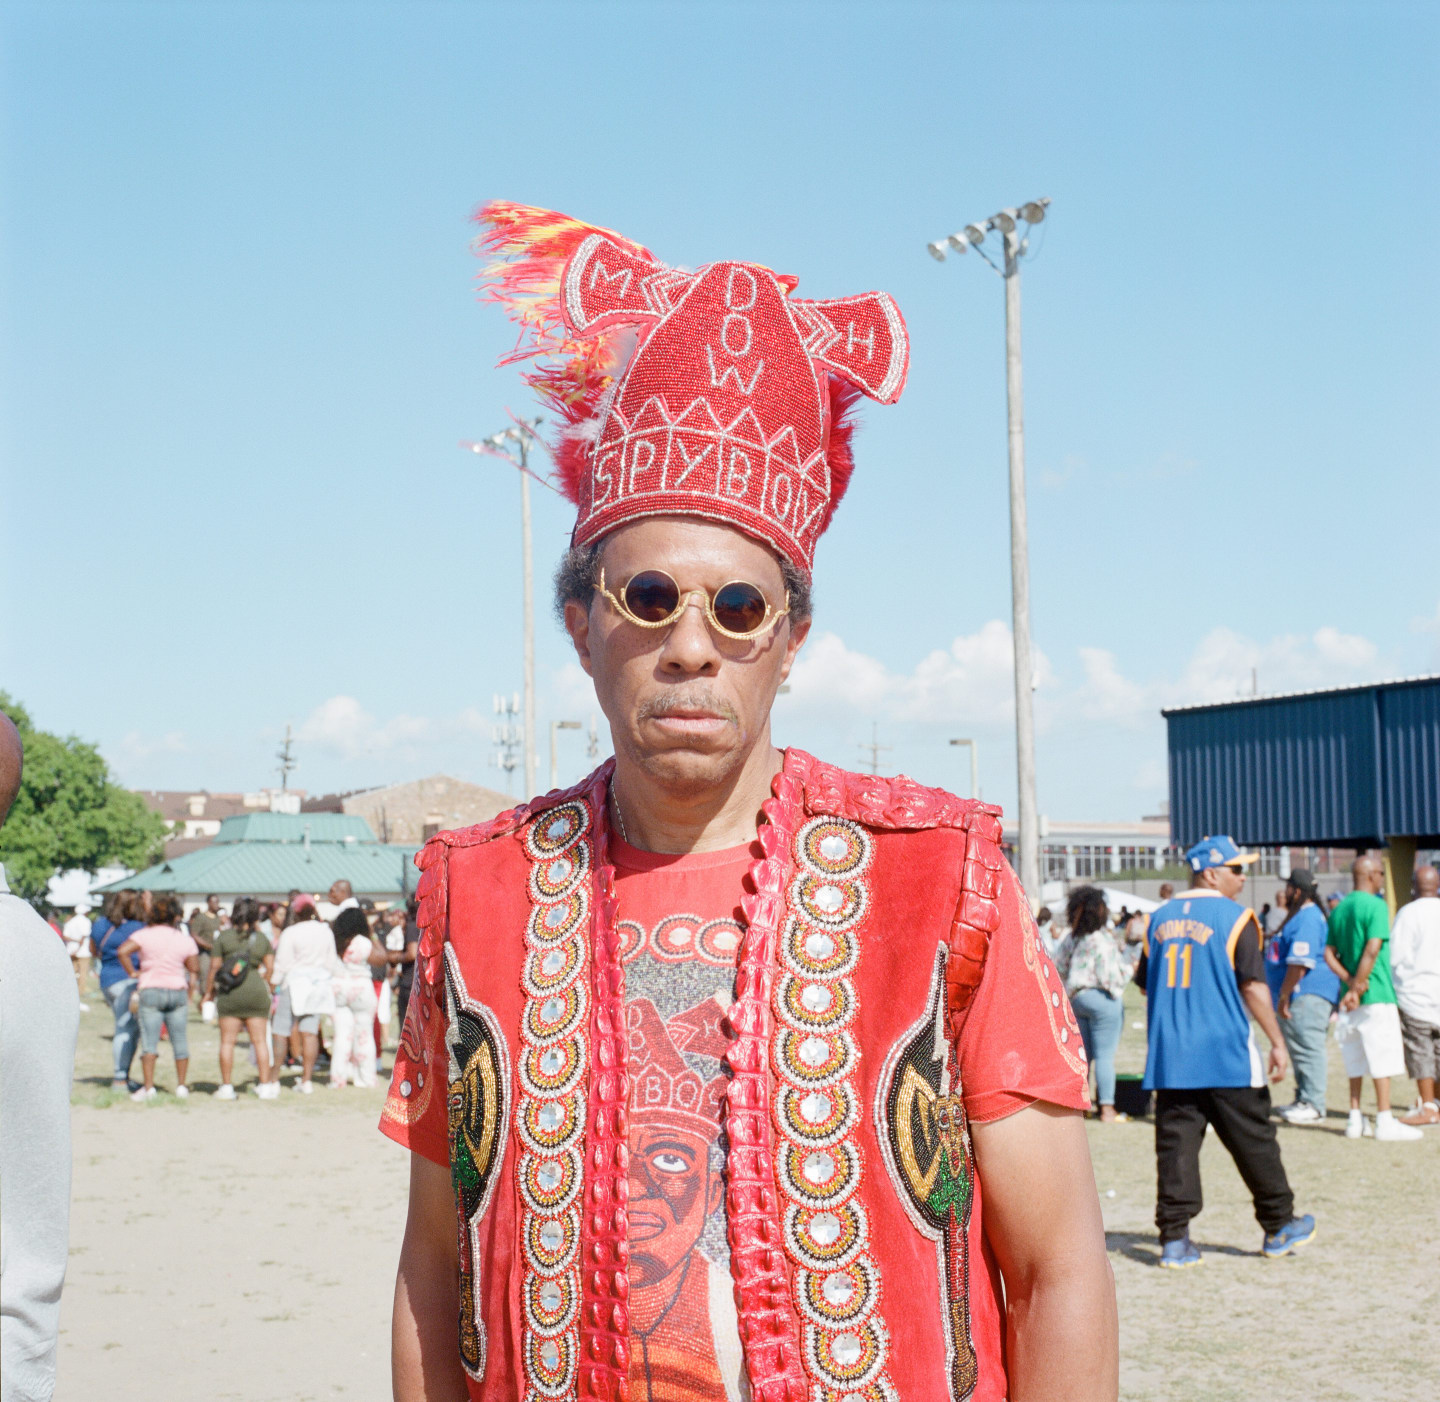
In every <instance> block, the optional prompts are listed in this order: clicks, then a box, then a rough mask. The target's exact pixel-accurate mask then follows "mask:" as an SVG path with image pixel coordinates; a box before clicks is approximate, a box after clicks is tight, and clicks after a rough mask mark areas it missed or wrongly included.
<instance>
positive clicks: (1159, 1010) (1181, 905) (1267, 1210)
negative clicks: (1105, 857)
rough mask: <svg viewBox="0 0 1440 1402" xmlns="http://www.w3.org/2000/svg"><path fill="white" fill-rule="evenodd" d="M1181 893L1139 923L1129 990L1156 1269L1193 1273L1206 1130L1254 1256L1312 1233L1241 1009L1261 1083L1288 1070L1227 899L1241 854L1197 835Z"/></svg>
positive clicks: (1250, 950) (1281, 1251)
mask: <svg viewBox="0 0 1440 1402" xmlns="http://www.w3.org/2000/svg"><path fill="white" fill-rule="evenodd" d="M1185 860H1186V862H1187V863H1188V864H1189V867H1190V871H1191V876H1192V880H1191V888H1190V890H1188V891H1182V892H1181V893H1180V894H1179V895H1178V896H1174V897H1172V898H1171V899H1170V900H1168V901H1166V902H1165V904H1164V905H1162V906H1160V907H1159V908H1158V909H1157V910H1156V911H1155V912H1154V914H1152V915H1151V917H1150V926H1149V930H1148V931H1147V933H1146V937H1145V949H1144V953H1143V954H1142V955H1141V957H1140V963H1139V966H1138V967H1137V968H1136V970H1135V981H1136V983H1138V984H1139V985H1140V986H1141V987H1142V988H1143V989H1144V990H1145V996H1146V1000H1147V1002H1148V1004H1149V1055H1148V1057H1147V1059H1146V1063H1145V1088H1146V1089H1147V1090H1153V1091H1154V1092H1155V1157H1156V1161H1157V1168H1158V1172H1157V1188H1156V1200H1155V1225H1156V1227H1157V1228H1158V1229H1159V1232H1160V1264H1161V1265H1162V1266H1166V1267H1170V1268H1179V1267H1184V1266H1198V1265H1199V1264H1200V1252H1199V1250H1198V1249H1197V1248H1196V1247H1195V1245H1194V1244H1193V1243H1192V1242H1191V1240H1190V1221H1191V1219H1192V1218H1193V1217H1196V1216H1198V1215H1199V1213H1200V1210H1201V1208H1202V1206H1203V1205H1204V1198H1203V1195H1202V1193H1201V1187H1200V1146H1201V1144H1202V1143H1203V1142H1204V1139H1205V1127H1206V1125H1207V1124H1208V1125H1210V1126H1212V1127H1213V1128H1214V1130H1215V1133H1216V1134H1217V1135H1218V1136H1219V1139H1220V1142H1221V1143H1222V1144H1223V1145H1224V1146H1225V1148H1226V1149H1227V1150H1228V1151H1229V1153H1230V1157H1231V1158H1232V1159H1234V1160H1235V1167H1236V1168H1238V1169H1239V1170H1240V1176H1241V1177H1242V1178H1243V1179H1244V1180H1245V1186H1246V1187H1247V1188H1249V1190H1250V1195H1251V1197H1252V1198H1253V1199H1254V1201H1255V1217H1256V1220H1257V1221H1258V1222H1259V1223H1260V1226H1261V1227H1262V1228H1263V1230H1264V1232H1265V1241H1264V1244H1263V1246H1262V1248H1261V1249H1262V1251H1263V1252H1264V1254H1265V1255H1266V1256H1284V1255H1287V1254H1288V1253H1289V1252H1291V1251H1294V1250H1296V1249H1297V1248H1298V1247H1301V1246H1304V1245H1305V1243H1306V1242H1308V1241H1309V1240H1310V1239H1311V1238H1312V1237H1313V1236H1314V1235H1315V1219H1314V1218H1313V1217H1311V1216H1308V1215H1307V1216H1304V1217H1296V1216H1295V1195H1294V1194H1293V1193H1292V1192H1291V1191H1290V1182H1289V1180H1288V1179H1287V1178H1286V1176H1285V1166H1284V1164H1283V1163H1281V1161H1280V1145H1279V1142H1278V1141H1277V1139H1276V1136H1275V1126H1274V1124H1272V1123H1271V1120H1270V1091H1269V1088H1268V1087H1267V1086H1266V1084H1265V1072H1264V1070H1263V1068H1262V1067H1261V1064H1260V1052H1259V1050H1258V1049H1257V1047H1256V1046H1255V1037H1254V1034H1253V1033H1252V1031H1251V1029H1250V1018H1249V1017H1248V1016H1247V1015H1246V1010H1247V1009H1248V1010H1249V1012H1250V1014H1252V1015H1253V1016H1254V1018H1255V1021H1256V1022H1258V1023H1259V1024H1260V1027H1261V1030H1262V1031H1263V1032H1264V1033H1265V1035H1266V1037H1267V1038H1269V1040H1270V1078H1271V1080H1275V1081H1278V1080H1280V1079H1281V1077H1283V1076H1284V1074H1285V1072H1286V1069H1287V1068H1288V1066H1289V1056H1288V1055H1287V1053H1286V1050H1285V1042H1284V1038H1283V1037H1282V1036H1281V1033H1280V1025H1279V1023H1278V1022H1276V1020H1275V1009H1274V1008H1273V1007H1272V1006H1271V1003H1270V990H1269V988H1268V987H1267V986H1266V983H1265V962H1264V958H1263V955H1262V937H1261V934H1260V923H1259V921H1258V920H1257V918H1256V916H1255V912H1254V911H1253V910H1249V909H1247V908H1246V907H1244V906H1242V905H1240V904H1239V903H1238V902H1237V901H1236V899H1235V898H1236V897H1237V896H1238V895H1239V894H1240V892H1241V890H1242V889H1243V888H1244V885H1245V868H1246V867H1247V866H1248V865H1249V864H1250V863H1251V862H1253V861H1254V860H1255V854H1254V853H1253V852H1241V851H1240V850H1239V848H1237V847H1236V846H1235V843H1234V842H1233V841H1232V840H1231V839H1230V838H1228V837H1207V838H1204V839H1203V840H1202V841H1200V842H1197V843H1196V844H1195V846H1194V847H1192V848H1191V849H1190V850H1189V851H1188V852H1186V854H1185Z"/></svg>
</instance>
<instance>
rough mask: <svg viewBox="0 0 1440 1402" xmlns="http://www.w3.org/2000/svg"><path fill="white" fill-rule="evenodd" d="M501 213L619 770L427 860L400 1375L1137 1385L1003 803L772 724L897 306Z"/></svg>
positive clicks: (961, 1400)
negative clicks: (892, 770)
mask: <svg viewBox="0 0 1440 1402" xmlns="http://www.w3.org/2000/svg"><path fill="white" fill-rule="evenodd" d="M482 218H483V220H484V222H485V223H486V225H487V227H488V230H489V232H488V233H487V234H486V236H485V238H484V240H483V242H484V244H485V246H486V247H487V248H488V249H489V250H490V251H492V252H494V253H496V254H498V255H500V259H501V261H500V262H499V263H497V264H496V265H495V266H494V267H492V269H491V270H490V272H491V277H492V283H491V285H492V289H493V296H494V297H495V299H496V300H498V301H500V302H501V303H503V304H504V305H506V306H507V307H508V308H509V309H510V310H511V312H512V313H513V314H514V315H515V316H516V317H517V318H518V319H519V320H520V321H521V323H522V325H523V327H524V330H525V335H524V338H523V341H522V346H521V347H520V348H519V349H518V351H517V358H521V357H526V356H536V357H539V364H538V368H536V369H534V370H532V371H531V372H530V373H529V374H528V376H527V378H528V379H529V381H530V383H531V384H533V385H534V386H535V387H536V388H537V389H538V390H539V392H540V394H541V396H542V398H543V399H545V401H546V402H547V403H548V404H549V406H550V407H551V409H552V410H553V411H554V412H555V413H556V415H557V417H558V418H559V419H560V421H561V423H562V425H563V427H562V429H561V432H560V435H559V437H558V439H557V441H556V443H555V444H554V451H555V458H556V468H557V473H556V475H557V478H558V480H559V483H560V485H561V486H562V488H563V489H564V490H565V491H566V493H567V494H568V495H569V496H570V497H571V499H572V500H574V501H575V503H576V505H577V508H578V513H579V514H578V520H577V523H576V527H575V533H574V537H573V540H572V546H571V549H570V551H569V553H568V554H567V556H566V557H565V559H564V561H563V562H562V564H561V567H560V570H559V573H558V575H557V579H556V586H557V588H556V601H557V605H558V607H559V608H560V610H561V612H562V614H563V617H564V621H565V626H566V628H567V630H568V632H569V634H570V637H571V639H572V641H573V643H574V645H575V649H576V652H577V655H578V657H579V659H580V662H581V664H582V665H583V666H584V668H585V670H586V671H587V673H589V675H590V676H591V677H592V679H593V680H594V683H595V688H596V694H597V696H598V698H599V701H600V705H601V707H602V708H603V709H604V711H605V714H606V717H607V719H608V720H609V723H610V729H611V735H612V738H613V741H614V745H615V756H614V758H613V759H612V760H609V761H607V762H606V764H604V765H603V766H602V767H601V768H600V769H599V770H597V771H596V773H595V774H593V775H591V776H590V777H589V778H588V779H586V780H585V781H584V782H583V783H581V784H579V785H577V786H576V787H575V788H574V789H571V790H568V791H565V792H563V793H552V794H548V795H546V796H544V797H543V798H537V799H534V800H532V801H531V802H529V803H527V804H524V805H522V806H521V807H520V808H517V809H516V810H514V811H513V812H511V813H508V814H505V815H502V816H501V817H500V818H498V819H496V820H494V821H493V822H491V823H487V824H483V825H480V826H478V827H476V828H471V829H466V830H464V831H460V832H449V833H441V834H439V835H438V836H437V837H435V838H433V839H432V840H431V841H430V842H429V843H428V844H427V846H426V848H425V849H424V851H423V852H422V853H421V854H420V856H419V857H418V858H417V863H418V865H419V866H420V868H421V871H422V875H421V879H420V882H419V886H418V894H419V898H420V911H419V923H420V926H421V931H422V935H421V942H420V949H419V957H418V960H417V973H416V981H415V991H414V994H413V996H412V1000H411V1004H410V1011H409V1015H408V1017H407V1020H406V1025H405V1031H404V1035H403V1038H402V1046H401V1050H400V1054H399V1056H398V1057H397V1060H396V1067H395V1073H394V1079H393V1081H392V1085H391V1091H390V1095H389V1098H388V1100H387V1103H386V1108H385V1114H384V1117H383V1120H382V1126H381V1127H382V1129H383V1130H384V1131H385V1132H386V1133H387V1134H389V1135H390V1136H391V1137H392V1138H394V1139H396V1140H397V1141H398V1142H399V1143H401V1144H404V1145H406V1146H407V1147H408V1148H410V1149H411V1150H412V1151H413V1157H412V1160H411V1191H410V1212H409V1218H408V1222H407V1226H406V1233H405V1244H404V1247H403V1249H402V1255H401V1262H400V1270H399V1276H398V1280H397V1285H396V1298H395V1315H394V1337H393V1346H394V1364H393V1367H394V1378H395V1395H396V1397H397V1398H400V1399H403V1402H419V1399H431V1402H433V1400H434V1399H446V1402H450V1400H451V1399H454V1402H459V1400H460V1399H463V1398H466V1397H470V1398H483V1399H500V1398H506V1399H509V1398H522V1399H524V1402H541V1399H551V1398H553V1399H569V1398H576V1399H581V1398H584V1399H607V1402H620V1400H621V1399H631V1402H642V1399H643V1402H702V1399H703V1402H712V1399H713V1402H737V1400H738V1399H740V1398H742V1397H744V1396H746V1394H747V1393H748V1395H749V1396H751V1397H753V1398H755V1399H757V1402H810V1400H811V1399H814V1400H815V1402H842V1399H843V1402H972V1399H973V1400H974V1402H1001V1399H1005V1398H1009V1399H1011V1402H1032V1399H1040V1398H1051V1397H1055V1396H1062V1395H1063V1396H1065V1397H1066V1398H1069V1399H1084V1400H1085V1402H1097V1400H1098V1399H1104V1398H1111V1399H1113V1398H1114V1397H1115V1395H1116V1390H1117V1360H1116V1320H1115V1299H1114V1286H1113V1281H1112V1279H1111V1276H1110V1271H1109V1265H1108V1262H1107V1260H1106V1256H1105V1243H1104V1233H1103V1229H1102V1226H1101V1220H1100V1212H1099V1206H1098V1203H1097V1201H1096V1196H1095V1188H1094V1179H1093V1175H1092V1172H1091V1168H1090V1162H1089V1154H1088V1151H1087V1148H1086V1143H1085V1136H1084V1131H1083V1126H1082V1123H1081V1117H1080V1111H1081V1110H1082V1109H1083V1107H1084V1106H1085V1104H1086V1096H1085V1089H1084V1084H1085V1078H1084V1053H1083V1050H1082V1047H1081V1041H1080V1037H1079V1033H1078V1028H1077V1026H1076V1024H1075V1020H1074V1017H1073V1015H1072V1014H1071V1012H1070V1008H1069V1004H1068V1003H1067V1001H1066V999H1065V996H1064V990H1063V987H1062V986H1061V983H1060V980H1059V978H1058V976H1057V975H1056V972H1055V969H1054V967H1053V965H1052V964H1051V963H1050V961H1049V959H1048V957H1047V955H1046V953H1045V947H1044V944H1043V941H1042V940H1041V939H1040V937H1039V933H1038V931H1037V930H1036V927H1035V924H1034V921H1033V919H1032V917H1031V913H1030V907H1029V903H1028V901H1027V900H1026V899H1025V896H1024V893H1023V892H1022V891H1021V890H1020V889H1019V886H1018V883H1017V882H1016V880H1015V877H1014V874H1013V873H1012V872H1011V871H1010V869H1009V867H1008V865H1007V864H1006V863H1005V861H1004V858H1003V856H1002V855H1001V852H1000V848H999V838H1000V821H999V811H998V810H997V809H995V808H992V807H987V806H985V805H983V804H979V803H976V802H973V801H964V800H960V799H957V798H955V797H953V796H951V795H949V794H946V793H943V792H941V791H939V790H934V789H926V788H922V787H921V786H920V785H918V784H915V783H913V782H912V781H910V780H908V779H904V778H898V779H881V778H877V777H871V776H861V775H855V774H849V773H846V772H844V771H842V770H839V769H836V768H834V767H832V766H830V765H827V764H824V763H822V762H821V761H819V760H817V759H814V758H812V757H811V756H809V755H807V754H805V753H803V752H802V751H799V750H795V749H790V750H784V751H781V750H778V749H776V748H775V746H774V745H773V744H772V741H771V734H770V709H771V705H772V703H773V701H774V698H775V695H776V693H777V691H778V689H779V687H780V685H781V684H782V683H783V682H784V680H785V678H786V677H787V676H788V675H789V672H790V669H791V667H792V665H793V663H794V661H795V658H796V655H797V654H798V652H799V650H800V648H801V646H802V645H803V644H804V641H805V638H806V635H807V634H808V632H809V628H810V611H811V605H810V574H811V567H812V563H813V557H814V550H815V545H816V542H817V540H818V539H819V536H820V535H821V534H822V532H823V531H824V529H825V528H826V526H827V525H828V524H829V521H830V519H831V516H832V515H833V513H834V510H835V507H836V505H837V503H838V501H839V499H840V496H841V495H842V493H843V491H844V488H845V484H846V482H847V480H848V478H849V475H850V471H851V467H852V463H851V455H850V433H851V426H850V422H849V411H850V409H851V408H852V406H853V403H854V401H855V400H856V399H857V398H858V397H859V396H860V395H862V394H863V395H868V396H870V397H871V398H874V399H877V400H879V401H880V402H882V403H890V402H893V401H894V400H895V399H897V398H898V397H899V394H900V391H901V389H902V387H903V384H904V380H905V373H906V369H907V365H908V343H907V340H906V336H905V329H904V323H903V321H902V320H901V317H900V314H899V312H898V310H897V309H896V308H895V305H894V303H893V302H892V301H891V300H890V299H889V298H888V297H886V296H884V295H883V294H880V293H867V294H864V295H862V296H858V297H847V298H838V299H832V300H823V301H807V300H804V299H800V298H796V297H794V296H792V295H791V294H792V293H793V292H794V290H795V286H796V284H795V280H794V279H793V278H788V277H781V276H778V275H776V274H775V273H773V272H771V271H770V270H769V269H766V268H763V267H760V266H759V265H756V264H746V263H736V262H722V263H714V264H710V265H708V266H706V267H703V268H701V269H699V270H698V271H696V272H693V273H692V272H683V271H680V270H677V269H673V268H669V267H666V266H665V265H664V264H662V263H660V262H658V261H657V260H656V259H655V258H654V257H653V256H652V255H650V254H649V253H648V252H647V251H646V250H644V249H643V248H640V247H639V246H638V245H636V244H633V243H630V242H629V241H628V240H625V239H623V238H621V237H619V236H618V235H614V234H610V233H607V232H606V231H604V230H600V229H595V228H591V227H589V226H586V225H582V224H578V223H576V222H575V221H573V220H569V219H566V218H565V217H563V216H560V215H554V214H549V213H547V212H546V211H541V210H532V209H527V208H525V207H522V206H515V205H492V206H490V207H488V208H487V209H486V210H485V211H483V213H482Z"/></svg>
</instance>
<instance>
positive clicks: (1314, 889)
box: [1285, 867, 1320, 900]
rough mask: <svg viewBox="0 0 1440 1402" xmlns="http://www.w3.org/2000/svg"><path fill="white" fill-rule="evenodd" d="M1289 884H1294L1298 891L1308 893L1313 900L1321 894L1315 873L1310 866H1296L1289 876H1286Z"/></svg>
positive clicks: (1286, 881)
mask: <svg viewBox="0 0 1440 1402" xmlns="http://www.w3.org/2000/svg"><path fill="white" fill-rule="evenodd" d="M1285 883H1286V885H1288V886H1293V887H1294V888H1295V889H1296V890H1297V891H1299V892H1301V893H1302V894H1304V895H1307V896H1309V897H1310V898H1311V900H1314V899H1316V898H1317V897H1318V896H1319V894H1320V888H1319V887H1318V886H1316V884H1315V873H1314V872H1313V871H1311V870H1310V868H1309V867H1296V868H1295V869H1294V870H1293V871H1292V872H1291V873H1290V875H1289V876H1287V877H1286V878H1285Z"/></svg>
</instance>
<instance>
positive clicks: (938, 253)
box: [925, 239, 945, 263]
mask: <svg viewBox="0 0 1440 1402" xmlns="http://www.w3.org/2000/svg"><path fill="white" fill-rule="evenodd" d="M925 247H926V248H928V249H929V250H930V256H931V257H932V258H933V259H934V260H935V261H936V262H937V263H943V262H944V261H945V245H944V243H942V242H941V241H940V240H939V239H936V240H935V242H934V243H927V244H926V245H925Z"/></svg>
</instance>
